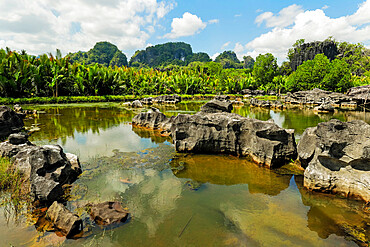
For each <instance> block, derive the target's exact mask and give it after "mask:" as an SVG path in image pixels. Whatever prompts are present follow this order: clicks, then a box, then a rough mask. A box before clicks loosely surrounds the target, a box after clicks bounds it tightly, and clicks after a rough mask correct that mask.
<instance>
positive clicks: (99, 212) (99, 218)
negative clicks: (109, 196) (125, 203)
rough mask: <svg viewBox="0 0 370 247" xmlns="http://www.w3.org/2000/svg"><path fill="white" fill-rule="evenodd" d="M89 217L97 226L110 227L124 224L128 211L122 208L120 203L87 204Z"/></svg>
mask: <svg viewBox="0 0 370 247" xmlns="http://www.w3.org/2000/svg"><path fill="white" fill-rule="evenodd" d="M87 207H89V211H90V216H91V218H92V219H93V220H94V221H95V222H96V223H97V224H98V225H110V224H114V223H121V222H125V221H126V220H127V218H128V211H127V210H126V209H124V208H123V207H122V204H121V203H120V202H103V203H99V204H94V205H91V204H88V205H87Z"/></svg>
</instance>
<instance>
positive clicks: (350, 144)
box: [298, 119, 370, 201]
mask: <svg viewBox="0 0 370 247" xmlns="http://www.w3.org/2000/svg"><path fill="white" fill-rule="evenodd" d="M298 154H299V159H300V161H301V164H302V166H303V167H305V168H306V170H305V172H304V186H305V187H306V188H308V189H310V190H315V191H321V192H327V193H339V194H342V195H344V196H346V197H351V198H358V199H363V200H365V201H370V125H369V124H367V123H365V122H363V121H360V120H356V121H351V122H347V123H344V122H341V121H339V120H336V119H333V120H330V121H329V122H324V123H319V124H318V126H317V127H314V128H308V129H306V130H305V132H304V133H303V135H302V137H301V139H300V141H299V144H298Z"/></svg>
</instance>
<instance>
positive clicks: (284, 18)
mask: <svg viewBox="0 0 370 247" xmlns="http://www.w3.org/2000/svg"><path fill="white" fill-rule="evenodd" d="M302 12H303V9H302V6H299V5H296V4H293V5H290V6H288V7H286V8H283V9H282V10H280V12H279V14H277V15H274V14H273V13H272V12H265V13H262V14H260V15H259V16H257V18H256V21H255V22H256V23H257V24H258V25H261V24H262V23H263V22H266V26H267V27H287V26H289V25H291V24H293V23H294V20H295V17H296V16H297V15H298V14H300V13H302Z"/></svg>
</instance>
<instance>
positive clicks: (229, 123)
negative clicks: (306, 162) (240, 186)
mask: <svg viewBox="0 0 370 247" xmlns="http://www.w3.org/2000/svg"><path fill="white" fill-rule="evenodd" d="M171 133H172V139H173V142H174V144H175V148H176V151H178V152H189V153H224V154H232V155H238V156H249V157H251V158H252V159H253V160H254V161H255V162H256V163H258V164H260V165H264V166H267V167H271V168H272V167H279V166H282V165H284V164H285V163H287V162H290V161H291V160H292V159H295V158H296V157H297V149H296V144H295V140H294V131H293V130H285V129H282V128H280V127H278V126H277V125H276V124H275V123H273V122H271V121H260V120H256V119H250V118H245V117H242V116H240V115H237V114H233V113H227V112H220V113H204V112H199V113H197V114H195V115H186V114H180V115H178V116H177V117H176V118H174V120H173V122H172V126H171Z"/></svg>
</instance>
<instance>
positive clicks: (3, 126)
mask: <svg viewBox="0 0 370 247" xmlns="http://www.w3.org/2000/svg"><path fill="white" fill-rule="evenodd" d="M23 126H24V124H23V120H22V118H21V117H20V116H19V115H18V114H17V113H16V112H15V111H13V110H12V109H10V108H9V107H7V106H0V138H4V137H7V136H8V135H10V134H11V133H15V132H19V131H20V130H22V129H23Z"/></svg>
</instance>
